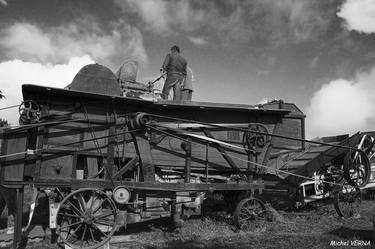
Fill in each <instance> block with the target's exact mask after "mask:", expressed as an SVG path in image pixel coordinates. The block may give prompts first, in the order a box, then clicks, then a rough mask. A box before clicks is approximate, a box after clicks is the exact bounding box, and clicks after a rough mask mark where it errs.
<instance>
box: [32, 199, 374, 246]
mask: <svg viewBox="0 0 375 249" xmlns="http://www.w3.org/2000/svg"><path fill="white" fill-rule="evenodd" d="M373 214H375V201H363V202H362V206H361V210H360V216H359V217H355V218H349V219H341V218H339V217H338V216H337V214H336V213H335V211H334V209H333V207H332V206H331V205H329V206H321V207H318V208H314V209H311V210H309V211H306V210H305V211H303V212H301V213H281V215H280V216H279V217H278V218H277V219H276V221H272V222H267V223H266V225H265V226H264V227H263V228H262V229H260V230H259V231H256V232H242V231H238V230H237V229H236V228H235V227H234V226H233V225H232V223H231V221H230V220H229V219H228V220H225V219H222V220H212V219H208V220H206V221H201V220H200V219H199V218H196V219H190V220H188V221H186V222H185V224H184V226H183V227H181V228H177V229H174V228H173V226H172V225H171V223H170V221H169V219H161V220H158V221H157V222H154V223H143V224H136V225H130V226H129V227H128V229H127V230H126V231H125V232H122V233H121V234H117V235H118V236H121V235H124V236H126V237H127V238H128V240H129V242H126V243H124V242H118V243H116V242H115V243H112V244H111V248H116V249H117V248H135V249H169V248H178V249H195V248H209V249H214V248H215V249H216V248H219V249H220V248H228V249H235V248H260V249H263V248H306V249H308V248H309V249H310V248H375V246H374V245H375V244H374V242H373V225H372V222H371V218H372V215H373ZM335 242H336V243H347V244H348V245H342V246H338V245H337V244H336V245H333V244H331V243H335ZM368 243H371V245H368ZM361 244H362V245H361ZM51 247H53V248H57V246H55V245H47V244H45V243H29V245H28V246H27V248H35V249H36V248H43V249H46V248H51Z"/></svg>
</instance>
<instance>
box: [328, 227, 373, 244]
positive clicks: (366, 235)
mask: <svg viewBox="0 0 375 249" xmlns="http://www.w3.org/2000/svg"><path fill="white" fill-rule="evenodd" d="M328 234H331V235H336V236H338V237H340V238H343V239H353V238H355V239H359V240H364V241H374V232H373V231H372V230H364V229H352V228H348V227H340V228H337V229H335V230H332V231H330V232H329V233H328Z"/></svg>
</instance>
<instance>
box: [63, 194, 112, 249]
mask: <svg viewBox="0 0 375 249" xmlns="http://www.w3.org/2000/svg"><path fill="white" fill-rule="evenodd" d="M116 215H117V209H116V206H115V204H114V202H113V201H112V199H110V198H109V197H108V196H107V195H106V194H105V193H104V192H102V191H100V190H97V189H91V188H85V189H80V190H77V191H74V192H72V193H70V194H69V195H67V196H66V197H65V198H64V199H63V200H62V201H61V203H60V206H59V209H58V210H57V218H56V219H57V220H56V221H57V233H58V235H59V242H61V243H64V244H66V245H68V246H70V247H71V248H80V249H83V248H84V249H94V248H97V247H100V246H102V245H104V244H105V243H106V242H107V241H109V240H110V238H111V237H112V235H113V234H114V233H115V231H116Z"/></svg>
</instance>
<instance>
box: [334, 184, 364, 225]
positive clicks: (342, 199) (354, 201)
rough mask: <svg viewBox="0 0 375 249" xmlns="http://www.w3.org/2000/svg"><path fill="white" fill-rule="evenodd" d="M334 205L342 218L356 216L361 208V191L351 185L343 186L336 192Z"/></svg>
mask: <svg viewBox="0 0 375 249" xmlns="http://www.w3.org/2000/svg"><path fill="white" fill-rule="evenodd" d="M333 205H334V207H335V210H336V212H337V214H338V215H339V216H340V217H343V218H349V217H353V216H355V215H356V214H358V212H359V208H360V206H361V190H360V189H359V188H355V187H353V186H350V185H345V186H343V187H342V188H340V189H339V190H337V191H335V193H334V199H333Z"/></svg>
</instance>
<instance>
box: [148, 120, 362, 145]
mask: <svg viewBox="0 0 375 249" xmlns="http://www.w3.org/2000/svg"><path fill="white" fill-rule="evenodd" d="M147 115H149V116H154V117H159V118H167V119H173V120H177V121H181V122H194V123H197V124H203V125H209V126H211V127H216V128H222V129H231V130H236V131H242V132H249V130H247V129H241V128H236V127H226V126H222V125H217V124H210V123H205V122H201V121H196V120H187V119H182V118H174V117H168V116H163V115H156V114H150V113H147ZM251 132H252V133H255V134H260V135H267V136H271V137H278V138H284V139H289V140H294V141H300V142H306V143H311V144H319V145H326V146H331V147H337V148H342V149H350V150H357V151H358V149H357V148H353V147H349V146H343V145H338V144H329V143H324V142H318V141H312V140H307V139H301V138H293V137H287V136H282V135H276V134H270V133H264V132H260V131H251Z"/></svg>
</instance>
